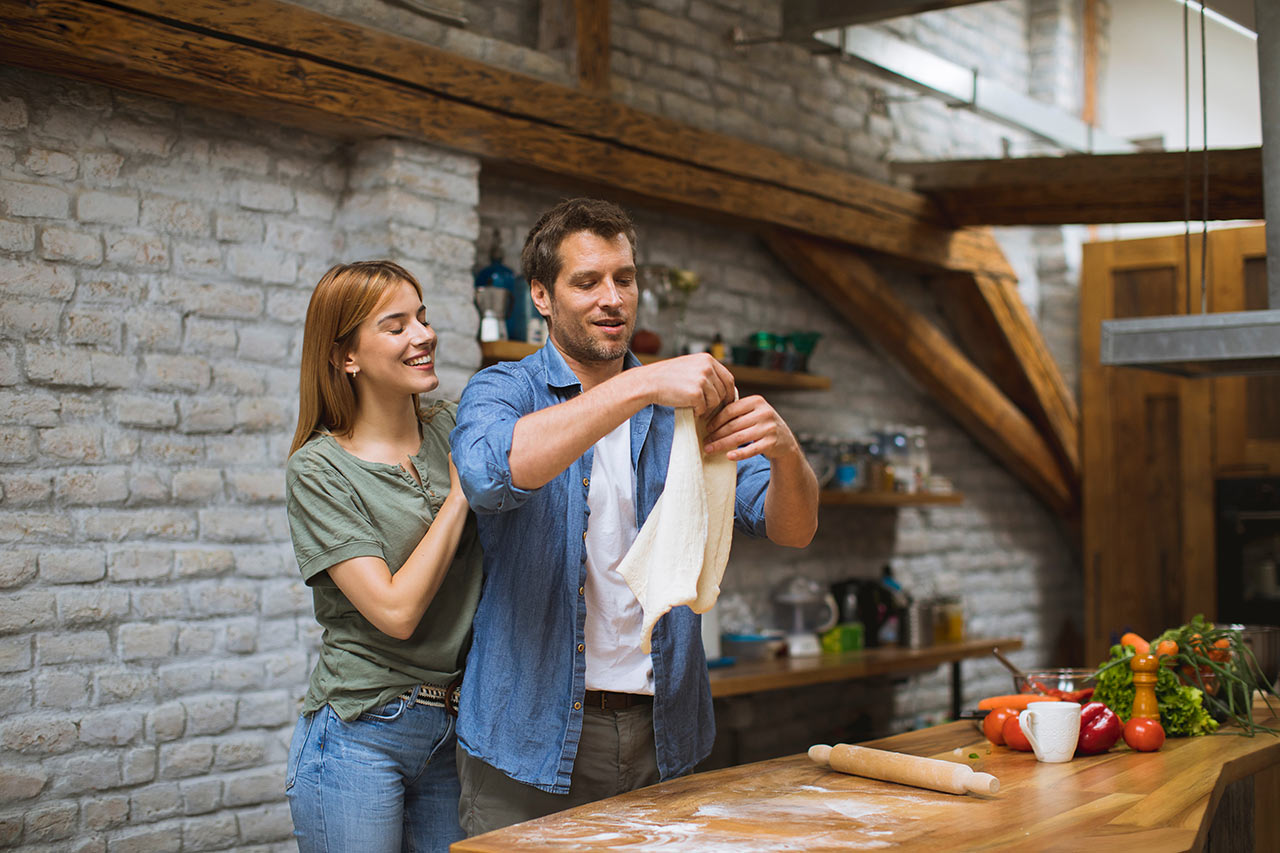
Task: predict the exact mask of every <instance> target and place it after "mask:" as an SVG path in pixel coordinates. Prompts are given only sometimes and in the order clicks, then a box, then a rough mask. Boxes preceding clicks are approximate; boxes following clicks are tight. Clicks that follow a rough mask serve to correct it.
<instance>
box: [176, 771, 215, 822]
mask: <svg viewBox="0 0 1280 853" xmlns="http://www.w3.org/2000/svg"><path fill="white" fill-rule="evenodd" d="M178 790H180V791H181V792H182V812H183V814H188V815H193V814H205V813H207V812H211V811H213V810H215V809H217V808H218V807H220V806H221V805H222V781H221V780H220V779H186V780H183V781H181V782H179V783H178Z"/></svg>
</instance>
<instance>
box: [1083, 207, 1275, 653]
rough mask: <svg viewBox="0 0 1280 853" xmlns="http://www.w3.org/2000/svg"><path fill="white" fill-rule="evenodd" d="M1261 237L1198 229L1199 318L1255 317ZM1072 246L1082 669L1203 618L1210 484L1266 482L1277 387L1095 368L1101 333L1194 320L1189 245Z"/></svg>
mask: <svg viewBox="0 0 1280 853" xmlns="http://www.w3.org/2000/svg"><path fill="white" fill-rule="evenodd" d="M1263 231H1264V229H1263V228H1262V227H1260V226H1258V227H1249V228H1235V229H1225V230H1220V231H1211V232H1210V233H1209V237H1208V257H1207V264H1206V265H1205V268H1206V270H1207V277H1208V283H1207V293H1208V307H1209V310H1210V311H1244V310H1253V309H1259V308H1265V307H1267V293H1266V288H1267V282H1266V269H1265V264H1266V261H1265V239H1264V233H1263ZM1187 258H1188V255H1187V251H1186V246H1185V244H1184V238H1182V237H1159V238H1153V239H1149V240H1130V241H1124V242H1116V243H1094V244H1090V245H1087V246H1085V248H1084V264H1083V267H1082V270H1081V282H1080V288H1081V296H1080V323H1081V327H1080V343H1081V427H1082V428H1081V444H1082V473H1083V486H1084V489H1083V495H1084V507H1083V510H1084V578H1085V638H1086V643H1087V644H1088V645H1087V660H1088V662H1096V661H1099V660H1102V659H1103V657H1105V655H1106V650H1107V648H1108V646H1109V645H1110V640H1111V638H1112V637H1113V636H1115V635H1117V634H1118V633H1119V632H1121V631H1123V630H1125V629H1133V630H1135V631H1137V632H1138V633H1139V634H1142V635H1144V636H1151V635H1153V634H1155V633H1158V632H1160V631H1163V630H1164V629H1165V628H1169V627H1173V626H1175V625H1179V624H1181V623H1183V622H1185V621H1186V620H1187V619H1189V618H1191V617H1192V616H1194V615H1195V614H1197V613H1203V614H1205V616H1206V617H1208V618H1209V619H1213V618H1215V617H1216V615H1217V573H1216V568H1215V564H1214V563H1215V553H1214V552H1215V549H1214V536H1215V530H1214V515H1213V513H1214V509H1213V495H1214V479H1215V477H1242V476H1253V475H1261V474H1272V475H1274V474H1278V473H1280V377H1277V376H1259V377H1226V378H1216V379H1181V378H1177V377H1174V376H1166V375H1164V374H1160V373H1155V372H1152V371H1148V370H1137V369H1133V368H1121V367H1102V366H1101V365H1100V364H1099V361H1098V342H1099V337H1100V329H1101V322H1102V320H1104V319H1108V318H1112V317H1139V316H1150V315H1162V314H1185V313H1187V312H1188V311H1191V312H1199V311H1200V281H1199V278H1200V269H1201V237H1200V235H1193V236H1192V237H1191V246H1190V268H1191V287H1190V292H1189V293H1188V286H1187V275H1186V264H1187Z"/></svg>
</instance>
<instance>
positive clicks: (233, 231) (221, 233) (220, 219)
mask: <svg viewBox="0 0 1280 853" xmlns="http://www.w3.org/2000/svg"><path fill="white" fill-rule="evenodd" d="M264 231H265V227H264V224H263V219H262V214H260V213H247V212H245V211H243V210H220V211H218V212H217V213H216V214H215V215H214V234H215V236H217V238H218V239H219V240H222V241H223V242H226V243H249V242H259V241H261V240H262V235H263V233H264Z"/></svg>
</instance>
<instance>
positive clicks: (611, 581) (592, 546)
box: [585, 420, 653, 694]
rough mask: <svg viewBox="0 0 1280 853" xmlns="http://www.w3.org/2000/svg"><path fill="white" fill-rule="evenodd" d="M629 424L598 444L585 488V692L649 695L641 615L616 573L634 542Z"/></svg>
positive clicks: (650, 677) (648, 664) (649, 667)
mask: <svg viewBox="0 0 1280 853" xmlns="http://www.w3.org/2000/svg"><path fill="white" fill-rule="evenodd" d="M635 494H636V472H635V469H634V468H633V467H632V466H631V422H630V421H629V420H627V421H624V422H623V423H622V424H621V425H620V426H619V427H618V428H617V429H615V430H613V431H612V432H610V433H609V434H608V435H606V436H605V437H604V438H602V439H600V441H598V442H596V446H595V453H594V454H593V456H592V460H591V485H590V486H589V487H588V488H587V506H588V507H589V508H590V509H591V515H590V516H589V517H588V518H587V582H586V589H585V595H586V600H587V620H586V637H587V689H588V690H610V691H615V692H618V693H648V694H652V693H653V664H652V663H651V662H650V661H649V656H648V655H647V654H645V653H644V652H642V651H640V639H641V637H640V634H641V627H642V626H643V624H644V611H643V610H642V609H641V607H640V602H638V601H636V597H635V594H634V593H633V592H632V591H631V588H630V587H628V586H627V582H626V581H625V580H623V578H622V575H620V574H618V572H617V571H616V569H617V567H618V564H619V563H621V562H622V558H623V557H625V556H626V555H627V550H628V549H629V548H630V547H631V543H632V542H633V541H635V538H636V532H637V528H636V507H635Z"/></svg>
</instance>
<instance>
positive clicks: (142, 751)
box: [120, 746, 157, 785]
mask: <svg viewBox="0 0 1280 853" xmlns="http://www.w3.org/2000/svg"><path fill="white" fill-rule="evenodd" d="M156 759H157V750H156V748H155V747H151V746H142V747H138V748H136V749H130V750H128V751H126V752H125V754H124V756H123V757H122V758H121V760H120V781H121V782H123V783H124V784H126V785H140V784H143V783H146V782H150V781H151V780H152V779H155V778H156Z"/></svg>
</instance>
